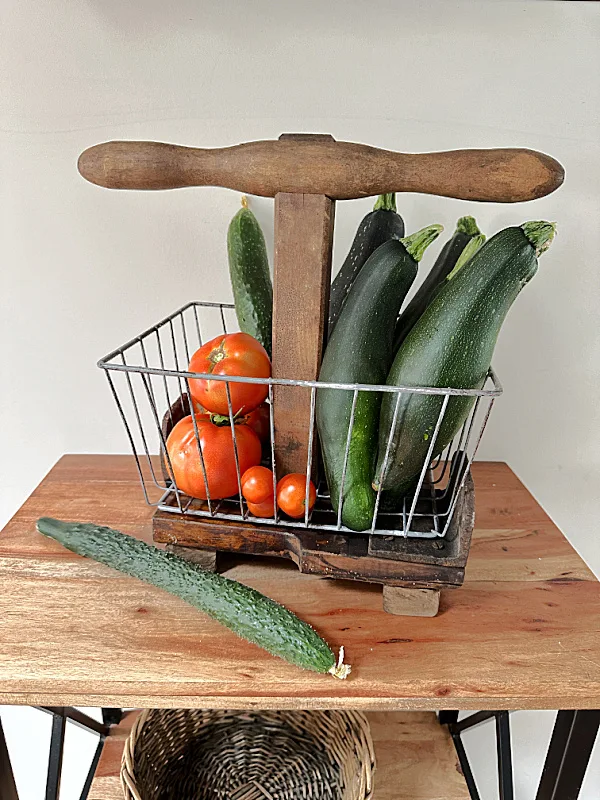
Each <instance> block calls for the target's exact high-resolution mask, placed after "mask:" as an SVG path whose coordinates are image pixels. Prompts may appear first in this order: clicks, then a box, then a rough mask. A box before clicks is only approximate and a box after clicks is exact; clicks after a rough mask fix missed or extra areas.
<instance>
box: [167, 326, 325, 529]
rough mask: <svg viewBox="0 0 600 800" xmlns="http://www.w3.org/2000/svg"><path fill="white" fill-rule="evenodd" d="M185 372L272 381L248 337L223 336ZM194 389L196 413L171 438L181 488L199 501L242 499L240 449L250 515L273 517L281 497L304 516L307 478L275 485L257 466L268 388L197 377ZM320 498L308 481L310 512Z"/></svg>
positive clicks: (285, 506)
mask: <svg viewBox="0 0 600 800" xmlns="http://www.w3.org/2000/svg"><path fill="white" fill-rule="evenodd" d="M188 369H189V371H190V372H196V373H203V374H211V375H215V376H217V375H222V376H227V377H244V378H269V377H270V376H271V362H270V360H269V356H268V355H267V351H266V350H265V349H264V347H263V346H262V345H261V344H260V342H258V341H257V340H256V339H254V337H252V336H250V335H249V334H247V333H231V334H224V335H222V336H217V337H216V338H215V339H212V340H211V341H210V342H207V343H206V344H205V345H203V346H202V347H201V348H200V349H199V350H197V351H196V352H195V353H194V355H193V356H192V358H191V361H190V364H189V368H188ZM189 386H190V393H191V395H192V403H193V406H194V413H193V414H192V415H190V416H187V417H184V418H183V419H182V420H180V421H179V422H178V423H177V424H176V425H175V426H174V427H173V430H172V431H171V433H170V434H169V436H168V438H167V453H168V455H169V461H170V465H171V468H172V470H173V477H174V478H175V482H176V484H177V487H178V488H179V489H180V490H181V491H182V492H185V494H187V495H189V496H190V497H197V498H199V499H201V500H206V499H207V497H208V495H210V497H211V499H212V500H218V499H221V498H224V497H233V496H234V495H237V494H238V492H239V484H238V473H237V470H236V450H237V460H238V464H239V472H240V476H241V487H242V494H243V496H244V498H245V499H246V501H247V503H248V509H249V510H250V512H251V513H252V514H254V515H255V516H258V517H272V516H274V513H275V499H276V501H277V505H278V506H279V508H280V509H281V510H282V511H283V512H285V513H286V514H288V516H290V517H295V518H299V517H303V516H304V514H305V500H306V477H305V476H304V475H302V474H299V473H297V474H292V475H286V476H285V477H284V478H282V479H281V480H280V481H279V482H278V483H277V486H276V487H275V488H274V480H273V473H272V471H271V470H270V469H267V467H261V466H260V462H261V459H262V449H263V444H264V443H266V442H268V441H269V440H270V409H269V405H268V403H266V402H265V401H266V398H267V395H268V391H269V388H268V384H267V383H248V382H247V381H230V380H227V381H226V380H218V379H217V380H210V379H200V378H193V379H190V382H189ZM232 422H233V425H234V426H235V439H234V436H233V430H232ZM198 442H199V443H200V448H198ZM205 478H206V480H205ZM207 486H208V493H207ZM315 500H316V490H315V487H314V485H313V483H312V481H310V482H309V510H310V508H312V506H313V505H314V503H315Z"/></svg>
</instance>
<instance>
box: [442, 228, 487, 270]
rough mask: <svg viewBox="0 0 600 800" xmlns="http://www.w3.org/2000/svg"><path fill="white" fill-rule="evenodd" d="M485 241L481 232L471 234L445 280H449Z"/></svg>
mask: <svg viewBox="0 0 600 800" xmlns="http://www.w3.org/2000/svg"><path fill="white" fill-rule="evenodd" d="M484 242H485V236H484V234H483V233H480V234H478V235H477V236H473V238H472V239H471V240H470V241H469V242H467V244H466V246H465V249H464V250H463V251H462V253H461V254H460V255H459V257H458V261H457V262H456V264H455V265H454V269H453V270H452V271H451V272H449V273H448V274H447V275H446V281H451V280H452V278H453V277H454V276H455V275H456V273H457V272H458V270H459V269H461V268H462V267H464V265H465V264H466V263H467V261H470V260H471V259H472V258H473V256H474V255H475V253H476V252H477V251H478V250H479V248H480V247H481V245H482V244H483V243H484Z"/></svg>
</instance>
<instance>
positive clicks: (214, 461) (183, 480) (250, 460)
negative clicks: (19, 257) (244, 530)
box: [167, 414, 262, 500]
mask: <svg viewBox="0 0 600 800" xmlns="http://www.w3.org/2000/svg"><path fill="white" fill-rule="evenodd" d="M196 427H197V428H198V438H199V440H200V446H201V448H202V455H203V456H204V465H205V467H206V477H207V480H208V490H209V492H210V497H211V500H220V499H221V498H223V497H231V496H232V495H236V494H238V492H239V488H238V482H237V473H236V469H235V452H234V449H233V437H232V435H231V426H230V425H228V424H225V425H223V424H219V425H217V424H215V423H214V422H213V420H212V418H211V417H210V416H209V415H208V414H197V415H196ZM235 439H236V443H237V451H238V458H239V465H240V475H243V474H244V472H246V470H247V469H250V467H253V466H255V465H256V464H259V463H260V459H261V451H262V446H261V443H260V439H259V438H258V436H257V435H256V433H255V432H254V431H253V430H252V428H250V427H248V425H243V424H241V425H240V424H236V426H235ZM167 452H168V453H169V459H170V461H171V466H172V467H173V473H174V476H175V483H176V484H177V488H178V489H180V490H181V491H182V492H185V494H188V495H190V497H198V498H200V499H201V500H206V497H207V495H206V485H205V483H204V477H203V473H202V462H201V461H200V454H199V452H198V442H197V441H196V436H195V431H194V421H193V420H192V418H191V416H190V417H184V418H183V419H182V420H180V421H179V422H178V423H177V425H175V427H174V428H173V430H172V431H171V433H170V434H169V437H168V439H167Z"/></svg>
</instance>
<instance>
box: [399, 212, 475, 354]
mask: <svg viewBox="0 0 600 800" xmlns="http://www.w3.org/2000/svg"><path fill="white" fill-rule="evenodd" d="M481 236H483V234H482V233H481V231H480V230H479V228H478V227H477V222H476V221H475V218H474V217H461V218H460V219H459V220H458V222H457V223H456V230H455V231H454V234H453V236H452V238H451V239H449V240H448V241H447V242H446V244H445V245H444V246H443V247H442V249H441V250H440V254H439V256H438V257H437V258H436V260H435V264H434V265H433V267H432V268H431V269H430V270H429V272H428V273H427V275H426V276H425V279H424V280H423V283H422V284H421V285H420V286H419V288H418V289H417V291H416V292H415V295H414V297H413V298H412V300H411V301H410V303H409V304H408V305H407V306H406V308H405V309H404V311H403V312H402V314H400V317H399V319H398V323H397V324H396V333H395V334H394V352H397V351H398V348H399V347H400V345H401V344H402V342H403V341H404V340H405V339H406V336H407V334H408V332H409V331H410V329H411V328H412V326H413V325H414V324H415V322H416V321H417V320H418V319H419V317H420V316H421V314H422V313H423V312H424V311H425V309H426V308H427V306H428V305H429V303H431V301H432V300H433V298H434V297H435V295H436V293H437V291H438V290H439V288H440V285H441V284H442V283H443V281H444V279H445V278H446V276H447V275H449V274H450V272H452V270H453V269H454V267H455V266H456V262H457V261H458V258H459V256H460V255H461V253H462V252H463V250H464V249H465V247H466V246H467V244H468V243H469V242H470V241H471V240H472V239H473V238H474V237H481ZM478 241H480V242H481V243H482V244H483V242H484V241H485V237H483V240H482V239H481V238H479V239H478Z"/></svg>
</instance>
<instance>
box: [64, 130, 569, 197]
mask: <svg viewBox="0 0 600 800" xmlns="http://www.w3.org/2000/svg"><path fill="white" fill-rule="evenodd" d="M78 167H79V172H80V173H81V175H83V177H84V178H86V179H87V180H88V181H91V182H92V183H95V184H98V185H99V186H105V187H107V188H109V189H176V188H179V187H183V186H224V187H227V188H229V189H236V190H237V191H240V192H245V193H246V194H254V195H262V196H264V197H275V195H276V194H278V193H280V192H292V193H298V194H317V195H318V194H322V195H327V196H328V197H331V198H332V199H333V200H350V199H353V198H357V197H368V196H375V195H378V194H383V193H385V192H421V193H423V194H437V195H441V196H443V197H457V198H460V199H462V200H487V201H493V202H496V203H515V202H520V201H524V200H533V199H535V198H537V197H543V196H544V195H547V194H549V193H550V192H553V191H554V190H555V189H557V188H558V187H559V186H560V185H561V183H562V182H563V179H564V170H563V168H562V166H561V165H560V164H559V163H558V162H557V161H555V160H554V159H553V158H551V157H550V156H548V155H545V154H544V153H538V152H536V151H534V150H525V149H518V148H506V149H496V150H452V151H449V152H440V153H396V152H392V151H391V150H381V149H378V148H376V147H369V146H368V145H364V144H354V143H352V142H336V141H335V140H333V139H332V138H331V137H327V136H318V135H317V136H314V137H312V138H311V137H309V136H306V135H305V136H304V137H302V139H300V140H298V139H297V137H295V136H294V135H293V134H292V135H284V136H283V137H281V138H280V139H279V140H278V141H273V140H269V141H262V142H246V143H244V144H239V145H235V146H233V147H222V148H214V149H202V148H194V147H182V146H179V145H174V144H164V143H162V142H133V141H130V142H126V141H125V142H104V143H103V144H98V145H94V146H93V147H90V148H88V149H87V150H85V151H84V152H83V153H82V154H81V156H80V157H79V163H78Z"/></svg>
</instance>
